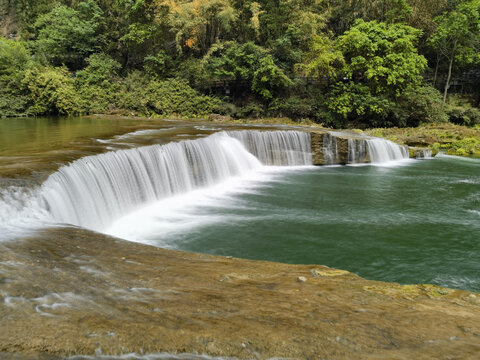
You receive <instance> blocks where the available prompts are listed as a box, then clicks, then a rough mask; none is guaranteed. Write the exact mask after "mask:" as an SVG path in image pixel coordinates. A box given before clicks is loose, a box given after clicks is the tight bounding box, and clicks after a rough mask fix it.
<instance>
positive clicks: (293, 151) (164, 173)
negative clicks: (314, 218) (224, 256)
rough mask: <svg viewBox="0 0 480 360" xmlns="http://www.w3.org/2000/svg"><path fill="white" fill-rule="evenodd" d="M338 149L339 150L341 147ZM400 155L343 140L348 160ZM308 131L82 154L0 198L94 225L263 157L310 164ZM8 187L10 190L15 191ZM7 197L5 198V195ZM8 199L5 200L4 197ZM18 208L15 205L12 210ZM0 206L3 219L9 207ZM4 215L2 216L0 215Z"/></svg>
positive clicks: (380, 145)
mask: <svg viewBox="0 0 480 360" xmlns="http://www.w3.org/2000/svg"><path fill="white" fill-rule="evenodd" d="M337 145H338V144H337V137H336V136H334V135H332V134H329V133H327V134H325V135H324V138H323V149H322V150H323V151H324V156H325V159H326V160H327V164H334V163H338V156H339V154H338V152H339V150H338V146H337ZM342 151H343V150H342ZM406 157H408V149H407V148H405V147H402V146H399V145H396V144H394V143H392V142H389V141H386V140H383V139H374V138H365V139H362V138H358V139H352V140H349V141H348V163H359V162H368V161H369V160H370V161H371V162H372V163H381V162H389V161H392V160H400V159H404V158H406ZM311 164H312V153H311V135H310V133H308V132H302V131H230V132H219V133H215V134H213V135H211V136H209V137H207V138H202V139H198V140H188V141H181V142H178V143H169V144H167V145H153V146H147V147H140V148H135V149H128V150H119V151H114V152H108V153H105V154H100V155H95V156H88V157H85V158H82V159H79V160H77V161H74V162H73V163H71V164H69V165H67V166H63V167H61V168H60V169H59V170H58V171H57V172H56V173H54V174H52V175H51V176H50V177H49V178H48V179H47V181H45V182H44V183H43V185H42V186H41V187H40V188H39V189H38V190H37V191H29V192H28V194H27V195H25V196H23V195H22V197H19V199H20V200H21V201H13V200H11V199H10V195H9V194H10V193H9V192H7V193H6V194H0V195H2V197H3V199H2V197H0V202H2V203H5V204H6V205H8V206H3V205H2V209H7V210H8V209H13V210H14V212H15V213H18V214H19V216H18V218H19V219H20V218H22V219H30V218H32V219H35V218H38V219H40V222H45V221H53V222H55V223H67V224H73V225H78V226H82V227H85V228H89V229H93V230H97V231H102V230H104V229H105V228H108V227H109V226H110V225H111V224H112V222H114V221H115V220H116V219H118V218H121V217H122V216H125V215H126V214H128V213H130V212H132V211H135V210H136V209H138V208H140V207H142V206H145V205H147V204H149V203H153V202H156V201H158V200H160V199H164V198H168V197H171V196H174V195H179V194H183V193H186V192H189V191H191V190H195V189H198V188H205V187H210V186H212V185H215V184H217V183H219V182H222V181H224V180H226V179H228V178H231V177H234V176H238V175H242V174H246V173H247V172H249V171H251V170H255V169H260V168H261V167H262V166H264V165H267V166H268V165H274V166H278V165H287V166H298V165H311ZM17 197H18V196H16V195H15V194H12V198H15V199H16V198H17ZM9 199H10V200H9ZM12 204H13V205H12ZM18 208H21V209H20V210H18ZM7 210H5V211H3V212H0V218H1V219H2V222H4V223H6V224H7V223H11V221H10V219H9V217H10V215H9V214H10V213H11V212H12V211H13V210H12V211H10V210H8V211H7ZM3 219H5V221H3Z"/></svg>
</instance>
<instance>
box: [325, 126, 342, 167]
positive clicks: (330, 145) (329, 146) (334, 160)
mask: <svg viewBox="0 0 480 360" xmlns="http://www.w3.org/2000/svg"><path fill="white" fill-rule="evenodd" d="M323 156H324V158H325V165H331V164H338V146H337V137H336V136H333V135H331V134H330V133H325V134H324V135H323Z"/></svg>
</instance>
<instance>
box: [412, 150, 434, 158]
mask: <svg viewBox="0 0 480 360" xmlns="http://www.w3.org/2000/svg"><path fill="white" fill-rule="evenodd" d="M415 157H416V158H417V159H431V158H432V150H430V149H421V150H418V151H417V153H416V155H415Z"/></svg>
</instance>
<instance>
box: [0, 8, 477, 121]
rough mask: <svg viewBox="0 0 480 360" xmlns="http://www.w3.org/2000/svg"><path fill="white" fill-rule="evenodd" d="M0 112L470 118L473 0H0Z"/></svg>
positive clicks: (473, 104) (473, 108)
mask: <svg viewBox="0 0 480 360" xmlns="http://www.w3.org/2000/svg"><path fill="white" fill-rule="evenodd" d="M0 19H1V26H0V30H1V33H2V36H0V116H38V115H80V114H92V113H128V114H130V113H133V114H139V115H148V116H152V115H160V116H171V115H178V116H184V117H197V116H206V115H208V114H211V113H218V114H222V115H228V116H231V117H234V118H248V117H263V116H272V117H273V116H276V117H290V118H292V119H294V120H297V121H300V120H302V119H309V120H311V121H315V122H317V123H321V124H324V125H325V126H330V127H348V126H359V127H371V126H385V127H388V126H416V125H419V124H422V123H428V122H434V121H449V120H450V121H453V122H456V123H461V124H465V125H471V126H472V125H476V124H479V123H480V113H479V111H478V106H479V103H480V89H479V87H478V85H477V84H478V82H479V81H480V55H479V54H480V0H469V1H465V0H463V1H462V0H258V1H250V0H246V1H237V0H83V1H80V0H57V1H55V0H28V1H27V0H16V1H11V0H0Z"/></svg>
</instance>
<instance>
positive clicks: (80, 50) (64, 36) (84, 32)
mask: <svg viewBox="0 0 480 360" xmlns="http://www.w3.org/2000/svg"><path fill="white" fill-rule="evenodd" d="M102 24H103V11H102V10H101V9H100V7H99V6H98V5H97V4H96V3H95V1H94V0H88V1H85V2H80V3H78V5H77V6H76V7H75V8H71V7H68V6H64V5H57V6H55V7H54V8H53V9H52V11H50V12H48V13H46V14H43V15H40V16H39V17H38V19H37V20H36V21H35V25H34V28H35V31H36V33H37V37H36V40H35V41H34V44H33V46H34V49H35V52H36V54H37V56H40V57H41V58H42V59H44V60H45V61H46V62H47V63H50V64H52V65H54V66H60V65H66V66H67V67H68V68H69V69H72V70H77V69H79V68H81V66H82V65H83V64H84V59H85V58H86V57H87V56H88V55H90V54H92V53H94V52H96V51H99V50H100V49H101V48H102V45H103V44H104V36H103V34H102V31H101V30H102Z"/></svg>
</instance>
